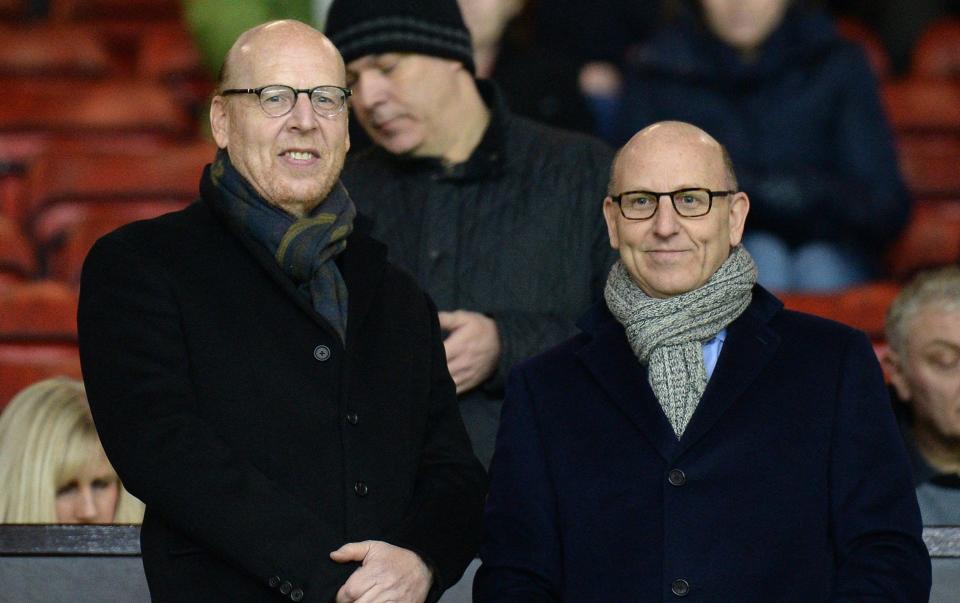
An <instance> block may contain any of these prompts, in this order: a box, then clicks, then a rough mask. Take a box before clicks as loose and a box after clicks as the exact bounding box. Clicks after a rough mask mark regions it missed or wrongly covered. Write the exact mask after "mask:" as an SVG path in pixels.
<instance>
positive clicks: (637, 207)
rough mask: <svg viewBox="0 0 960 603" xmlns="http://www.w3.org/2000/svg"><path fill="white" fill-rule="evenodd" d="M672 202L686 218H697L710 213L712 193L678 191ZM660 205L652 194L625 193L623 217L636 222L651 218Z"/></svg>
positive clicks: (621, 207)
mask: <svg viewBox="0 0 960 603" xmlns="http://www.w3.org/2000/svg"><path fill="white" fill-rule="evenodd" d="M672 200H673V207H674V209H676V211H677V213H678V214H680V215H681V216H683V217H685V218H695V217H697V216H702V215H704V214H706V213H707V212H708V211H710V191H708V190H706V189H693V190H685V191H677V192H675V193H673V195H672ZM659 203H660V197H659V196H658V195H657V194H656V193H652V192H643V191H642V192H633V193H624V194H623V195H622V196H621V197H620V209H621V211H622V212H623V215H624V216H625V217H627V218H631V219H634V220H642V219H645V218H649V217H651V216H652V215H653V214H654V213H656V211H657V205H658V204H659Z"/></svg>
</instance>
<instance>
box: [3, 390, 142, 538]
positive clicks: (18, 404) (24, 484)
mask: <svg viewBox="0 0 960 603" xmlns="http://www.w3.org/2000/svg"><path fill="white" fill-rule="evenodd" d="M101 455H102V456H103V458H106V456H105V455H104V452H103V447H102V446H101V444H100V439H99V437H98V436H97V430H96V427H95V426H94V424H93V417H92V416H91V415H90V407H89V405H88V404H87V395H86V391H85V390H84V387H83V383H81V382H80V381H77V380H75V379H70V378H68V377H54V378H52V379H45V380H43V381H40V382H38V383H34V384H33V385H31V386H29V387H27V388H25V389H23V390H22V391H20V393H18V394H17V395H16V396H14V397H13V399H12V400H11V401H10V403H9V404H8V405H7V408H6V409H5V410H4V411H3V413H2V414H0V485H2V487H0V523H57V512H56V496H57V490H58V489H59V488H60V487H62V486H64V485H66V484H68V483H70V482H71V481H73V480H75V479H76V478H77V477H78V475H79V474H80V473H81V471H82V470H83V468H84V467H85V466H87V465H88V464H89V463H92V462H95V461H96V460H98V458H99V457H100V456H101ZM111 469H112V467H111ZM117 481H118V485H119V496H118V498H117V507H116V510H115V512H114V519H113V520H114V522H115V523H140V522H141V521H142V520H143V503H141V502H140V501H139V500H137V499H136V498H134V497H133V496H132V495H131V494H130V493H128V492H127V491H126V489H125V488H123V485H122V484H119V479H118V480H117Z"/></svg>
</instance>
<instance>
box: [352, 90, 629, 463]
mask: <svg viewBox="0 0 960 603" xmlns="http://www.w3.org/2000/svg"><path fill="white" fill-rule="evenodd" d="M478 87H479V88H480V90H481V93H482V94H483V96H484V100H485V101H486V102H487V104H488V106H490V107H491V113H492V117H491V121H490V126H489V127H488V128H487V131H486V133H485V134H484V137H483V139H482V140H481V142H480V144H479V145H478V146H477V148H476V149H475V150H474V152H473V154H472V155H471V157H470V158H469V159H468V160H467V161H466V162H464V163H461V164H457V165H452V166H444V165H443V164H442V163H441V162H440V161H438V160H436V159H410V158H398V157H395V156H392V155H390V154H389V153H387V152H385V151H383V150H382V149H380V148H371V149H367V150H366V151H364V152H363V153H361V154H360V155H358V156H355V157H353V158H351V160H350V161H348V162H347V166H346V168H345V170H344V173H343V176H342V178H343V181H344V183H345V184H346V186H347V190H349V191H350V194H351V196H352V197H353V199H354V201H355V202H356V204H357V208H358V209H359V211H360V212H361V213H362V214H366V215H367V216H368V217H370V218H372V220H373V222H374V226H373V235H374V236H375V237H376V238H378V239H380V240H381V241H383V242H385V243H386V244H387V246H388V248H389V253H390V258H391V260H392V261H393V262H394V263H396V264H398V265H400V266H401V267H404V268H406V269H407V270H409V271H410V272H411V273H412V274H413V275H414V277H415V278H416V280H417V281H418V282H419V284H420V286H421V287H423V288H424V289H425V290H426V291H427V292H428V293H429V294H430V296H431V297H432V298H433V299H434V301H435V302H436V304H437V306H438V307H439V309H440V310H458V309H460V310H471V311H474V312H482V313H485V314H487V315H489V316H492V317H493V318H494V319H495V320H496V322H497V327H498V329H499V332H500V338H501V344H502V350H503V355H502V357H501V360H500V366H499V369H498V371H497V372H496V374H495V375H494V376H493V377H492V378H491V379H490V380H488V382H487V383H485V384H483V385H482V386H481V387H480V388H477V389H476V390H474V391H472V392H468V393H466V394H464V395H463V396H461V398H460V409H461V412H462V413H463V418H464V422H465V423H466V425H467V430H468V431H469V432H470V437H471V439H472V440H473V445H474V449H475V451H476V452H477V455H478V456H479V457H480V459H481V460H482V461H484V463H485V464H487V465H489V461H490V457H491V455H492V454H493V444H494V438H495V436H496V430H497V425H498V421H499V416H500V405H501V403H502V397H503V381H504V377H505V376H506V373H507V371H508V370H509V369H510V367H511V366H513V365H514V364H516V363H517V362H518V361H519V360H522V359H524V358H527V357H528V356H531V355H533V354H535V353H537V352H541V351H543V350H545V349H547V348H549V347H551V346H553V345H554V344H556V343H559V342H560V341H562V340H563V339H565V338H567V337H569V336H571V335H573V334H574V333H575V332H576V329H575V327H574V320H575V319H576V318H577V317H578V316H579V315H580V314H581V313H583V312H584V311H585V310H586V309H587V308H588V307H589V306H590V305H591V302H593V301H595V300H597V299H598V298H599V297H600V295H601V294H602V291H603V285H604V283H605V282H606V276H607V271H608V268H609V266H610V263H611V262H612V260H613V257H614V255H613V251H612V250H611V249H610V244H609V240H608V238H607V233H606V228H605V226H604V223H603V216H602V205H603V198H604V195H605V191H606V183H607V179H608V177H609V169H610V162H611V160H612V157H613V154H612V152H611V150H610V149H609V148H608V147H607V146H605V145H604V144H603V143H601V142H600V141H598V140H595V139H593V138H590V137H587V136H584V135H580V134H575V133H569V132H564V131H562V130H557V129H553V128H550V127H547V126H543V125H540V124H537V123H534V122H532V121H529V120H527V119H524V118H521V117H519V116H516V115H513V114H511V113H510V112H509V111H508V110H507V109H506V108H505V106H504V103H503V102H502V100H501V97H500V94H499V92H498V91H497V90H496V89H495V88H494V87H493V85H492V84H490V83H489V82H478Z"/></svg>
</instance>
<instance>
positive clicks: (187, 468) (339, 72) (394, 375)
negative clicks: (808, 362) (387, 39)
mask: <svg viewBox="0 0 960 603" xmlns="http://www.w3.org/2000/svg"><path fill="white" fill-rule="evenodd" d="M349 95H350V90H349V89H348V88H346V86H345V82H344V66H343V61H342V59H341V58H340V55H339V53H338V51H337V50H336V48H334V46H333V45H332V44H331V43H330V41H329V40H328V39H327V38H326V37H324V36H323V35H322V34H321V33H319V32H318V31H316V30H314V29H312V28H310V27H308V26H306V25H304V24H302V23H299V22H296V21H276V22H271V23H267V24H264V25H262V26H259V27H256V28H254V29H252V30H250V31H248V32H246V33H244V34H243V35H241V36H240V38H239V39H238V40H237V42H236V44H234V46H233V48H232V49H231V51H230V53H229V55H228V57H227V59H226V61H225V64H224V68H223V70H222V72H221V81H220V84H219V87H218V92H217V94H216V95H215V96H214V98H213V101H212V104H211V108H210V124H211V129H212V132H213V136H214V139H215V140H216V143H217V146H218V147H219V150H218V152H217V154H216V157H215V158H214V161H213V162H212V163H211V164H210V165H208V166H207V167H206V169H205V170H204V173H203V176H202V178H201V181H200V197H199V199H198V200H197V201H196V202H195V203H193V204H192V205H190V206H189V207H188V208H186V209H184V210H182V211H179V212H174V213H171V214H168V215H166V216H162V217H160V218H157V219H154V220H148V221H145V222H138V223H135V224H131V225H128V226H126V227H123V228H121V229H119V230H118V231H116V232H113V233H111V234H109V235H107V236H106V237H104V238H103V239H101V240H100V241H99V242H98V243H97V244H96V245H95V247H94V248H93V250H92V251H91V252H90V255H89V256H88V258H87V261H86V264H85V266H84V271H83V280H82V287H81V289H82V293H81V299H80V312H79V317H78V324H79V331H80V353H81V360H82V363H83V372H84V377H85V379H86V383H87V392H88V395H89V399H90V406H91V408H92V410H93V415H94V419H95V421H96V424H97V428H98V430H99V432H100V436H101V439H102V441H103V445H104V449H105V450H106V452H107V455H108V456H109V457H110V459H111V461H112V462H113V464H114V466H115V467H116V468H117V472H118V474H119V475H120V476H121V477H122V479H123V480H124V482H125V484H127V487H128V488H129V489H130V491H131V492H133V493H134V494H135V495H136V496H137V497H139V498H140V499H141V500H143V501H144V502H145V503H146V506H147V511H146V516H145V518H144V521H143V528H142V532H141V540H142V551H143V564H144V569H145V571H146V575H147V582H148V584H149V587H150V592H151V596H152V598H153V600H154V601H176V602H183V601H205V602H206V601H279V600H289V601H295V602H296V601H319V602H323V603H329V602H330V601H336V602H337V603H350V602H353V601H360V602H362V603H367V602H371V603H372V602H378V601H379V602H383V601H395V602H405V603H406V602H410V603H422V602H423V601H424V600H429V601H435V600H436V599H438V598H439V596H440V594H441V593H442V592H443V591H444V589H446V588H447V587H448V586H450V585H451V584H453V583H454V582H456V581H457V580H458V579H459V578H460V575H461V574H462V572H463V570H464V568H465V567H466V565H467V563H468V562H469V561H470V559H471V558H472V557H473V554H474V551H475V550H476V546H477V541H478V538H479V519H480V512H481V508H482V502H483V496H484V490H485V476H484V471H483V468H482V466H481V464H480V463H479V461H478V460H477V459H476V458H475V457H474V455H473V453H472V450H471V448H470V441H469V439H468V436H467V433H466V430H465V429H464V426H463V421H462V419H461V417H460V413H459V410H458V407H457V401H456V395H455V388H454V384H453V381H452V380H451V378H450V375H449V374H448V372H447V369H446V363H445V361H444V352H443V342H442V338H441V331H440V326H439V324H438V321H437V315H436V308H435V307H434V305H433V303H432V302H431V301H430V299H429V298H428V297H427V296H426V294H424V293H423V292H422V291H421V290H420V289H419V288H418V287H417V286H416V284H415V283H414V282H413V280H412V279H411V278H410V277H408V276H407V275H406V274H405V273H403V272H401V271H400V270H398V269H397V268H395V267H394V266H393V265H391V264H390V263H389V262H387V261H386V250H385V248H384V246H383V245H382V244H380V243H378V242H377V241H375V240H373V239H371V238H369V237H368V236H366V235H365V234H363V232H362V230H363V229H362V227H361V225H360V223H359V222H358V221H357V222H356V223H355V219H354V218H355V215H356V210H355V209H354V205H353V201H352V200H351V198H350V195H349V194H348V193H347V191H346V189H345V188H344V186H343V185H342V184H341V183H340V180H339V176H340V171H341V169H342V167H343V162H344V156H345V155H346V152H347V149H348V148H349V146H350V140H349V135H348V132H347V111H346V109H345V104H346V99H347V97H348V96H349Z"/></svg>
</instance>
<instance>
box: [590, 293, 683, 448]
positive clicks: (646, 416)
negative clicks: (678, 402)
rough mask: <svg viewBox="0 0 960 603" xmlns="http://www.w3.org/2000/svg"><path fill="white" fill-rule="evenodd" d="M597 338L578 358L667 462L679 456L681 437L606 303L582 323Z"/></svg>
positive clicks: (596, 307) (593, 311)
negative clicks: (671, 425) (674, 431)
mask: <svg viewBox="0 0 960 603" xmlns="http://www.w3.org/2000/svg"><path fill="white" fill-rule="evenodd" d="M581 326H582V327H583V328H584V330H585V331H587V332H588V333H590V334H591V335H592V336H593V338H592V339H591V341H590V342H589V343H588V344H587V345H585V346H584V347H583V348H581V349H580V350H579V351H578V352H577V355H578V356H579V357H580V360H581V361H582V362H583V363H584V364H585V365H586V367H587V369H588V370H589V371H590V372H591V373H592V374H593V376H594V378H595V379H596V380H597V383H599V385H600V387H601V388H602V389H603V390H604V392H606V394H607V395H608V396H609V397H610V399H611V400H612V401H613V403H614V404H616V405H617V406H618V407H619V408H620V410H621V411H622V412H623V413H624V414H625V415H626V416H627V418H629V419H630V421H631V422H632V423H633V424H634V425H635V426H636V427H637V428H638V429H639V430H640V431H641V432H642V433H643V434H644V435H645V436H646V437H647V439H648V440H650V442H651V443H652V444H653V446H654V447H655V448H656V449H657V452H659V453H660V455H661V456H663V457H664V458H665V459H670V458H673V457H674V456H675V455H676V448H677V446H678V441H677V436H676V435H675V434H674V433H673V429H672V428H671V427H670V424H669V422H668V421H667V416H666V415H665V414H664V413H663V409H662V408H660V403H659V402H658V401H657V398H656V396H654V395H653V390H652V389H651V388H650V384H649V383H648V382H647V371H646V369H645V368H644V367H643V365H641V364H640V361H639V360H637V357H636V356H635V355H634V354H633V350H631V349H630V345H629V343H628V342H627V338H626V336H625V335H624V332H623V327H621V326H620V324H619V323H617V322H616V320H614V318H613V317H612V316H611V315H610V312H609V310H607V307H606V305H605V304H604V303H603V302H600V303H598V304H597V305H596V306H594V308H593V310H591V312H590V314H588V316H587V317H586V318H585V320H584V321H583V322H582V323H581Z"/></svg>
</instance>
